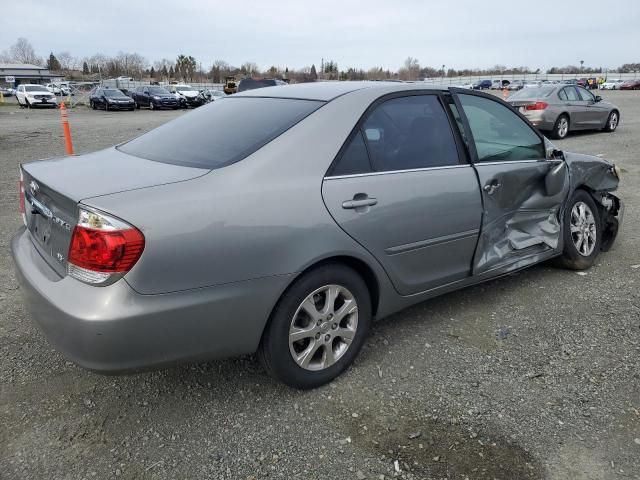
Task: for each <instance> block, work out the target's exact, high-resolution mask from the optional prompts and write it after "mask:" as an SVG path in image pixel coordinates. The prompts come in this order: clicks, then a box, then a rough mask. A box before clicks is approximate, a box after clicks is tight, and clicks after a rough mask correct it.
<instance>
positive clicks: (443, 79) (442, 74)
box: [442, 63, 444, 80]
mask: <svg viewBox="0 0 640 480" xmlns="http://www.w3.org/2000/svg"><path fill="white" fill-rule="evenodd" d="M442 80H444V63H443V64H442Z"/></svg>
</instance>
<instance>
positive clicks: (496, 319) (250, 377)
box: [0, 92, 640, 480]
mask: <svg viewBox="0 0 640 480" xmlns="http://www.w3.org/2000/svg"><path fill="white" fill-rule="evenodd" d="M602 95H603V96H604V97H605V98H607V99H610V100H612V101H613V102H615V103H617V104H618V105H619V106H620V108H621V110H622V124H621V125H620V127H619V129H618V131H617V132H616V133H613V134H605V133H599V132H598V133H591V132H590V133H583V134H577V135H571V136H570V137H569V138H568V139H567V140H565V141H561V142H557V145H558V146H559V148H561V149H565V150H569V151H575V152H583V153H591V154H599V155H602V156H604V157H605V158H609V159H611V160H614V161H615V162H616V163H617V164H618V165H619V166H620V167H621V168H622V169H623V183H622V187H621V189H620V194H621V196H622V197H623V198H624V199H625V202H626V206H627V210H626V216H625V222H624V228H623V233H622V236H621V238H620V239H619V241H618V243H617V245H616V246H615V248H614V249H613V250H612V251H611V252H609V253H607V254H605V255H602V256H601V257H600V259H599V262H598V264H597V266H595V267H594V268H592V269H591V270H589V271H588V272H586V274H584V275H579V274H576V273H575V272H570V271H565V270H559V269H556V268H554V267H552V266H551V265H546V264H545V265H540V266H537V267H534V268H531V269H529V270H527V271H524V272H522V273H519V274H516V275H511V276H509V277H506V278H503V279H500V280H496V281H493V282H490V283H487V284H484V285H481V286H478V287H474V288H470V289H467V290H463V291H460V292H456V293H452V294H449V295H446V296H443V297H440V298H438V299H435V300H433V301H429V302H426V303H424V304H421V305H418V306H416V307H414V308H411V309H409V310H406V311H404V312H401V313H399V314H397V315H395V316H393V317H392V318H389V319H386V320H384V321H381V322H378V323H377V324H376V325H375V326H374V328H373V331H372V335H371V337H370V340H369V342H368V344H367V345H366V347H365V349H364V350H363V352H362V354H361V355H360V357H359V358H358V360H357V361H356V363H355V366H354V367H353V368H352V369H351V370H350V371H348V372H347V373H346V374H345V375H343V376H342V377H341V378H339V379H338V380H337V381H335V382H334V383H332V384H331V385H328V386H326V387H323V388H320V389H318V390H315V391H310V392H298V391H294V390H291V389H288V388H286V387H283V386H282V385H280V384H278V383H276V382H275V381H272V380H271V379H270V378H268V377H267V376H266V375H265V374H264V372H263V371H262V369H261V367H260V365H259V364H258V363H257V361H256V360H255V359H254V358H252V357H243V358H239V359H231V360H227V361H220V362H215V363H206V364H200V365H189V366H183V367H179V368H174V369H170V370H164V371H159V372H152V373H144V374H136V375H130V376H119V377H108V376H101V375H97V374H94V373H91V372H88V371H85V370H82V369H80V368H78V367H76V366H74V365H73V364H71V363H69V362H67V361H66V360H65V359H64V358H63V357H62V356H61V355H60V354H58V353H57V352H56V351H54V350H53V349H52V347H51V346H50V345H49V344H48V343H47V341H46V340H45V338H44V337H43V335H42V334H41V333H40V332H39V331H38V329H37V328H36V327H35V326H34V325H33V323H32V322H31V320H30V318H29V315H28V313H27V312H26V310H25V308H24V306H23V304H22V302H21V298H20V291H19V289H18V287H17V285H16V280H15V276H14V273H13V266H12V263H11V259H10V256H9V253H8V251H9V242H10V238H11V236H12V235H13V233H14V232H15V231H16V230H17V229H18V227H19V225H20V218H19V214H18V206H17V205H18V196H17V166H18V164H19V163H21V162H26V161H31V160H37V159H41V158H45V157H52V156H56V155H61V154H62V153H63V151H64V149H63V141H62V137H61V127H60V118H59V113H58V112H57V111H27V110H19V109H17V108H15V107H7V106H5V107H0V172H2V175H1V176H0V389H1V391H0V478H2V479H30V478H34V479H40V478H52V479H53V478H55V479H85V478H86V479H92V478H96V479H103V478H105V479H108V478H127V479H176V478H215V479H259V478H266V477H269V478H285V479H293V478H300V479H309V478H312V479H331V480H334V479H364V478H369V479H380V478H394V477H397V478H415V479H418V478H419V479H427V478H429V479H440V478H451V479H465V478H468V479H494V478H496V479H518V480H520V479H543V478H549V479H558V480H565V479H594V480H595V479H598V480H601V479H602V480H605V479H606V480H608V479H617V478H623V479H628V478H631V479H640V228H639V226H638V225H639V224H640V214H639V213H638V212H639V211H640V190H639V189H638V184H639V183H640V160H639V159H638V152H639V151H640V92H603V93H602ZM183 114H184V113H183V112H149V111H136V112H133V113H132V112H121V113H120V112H109V113H106V112H102V111H98V112H92V111H90V110H88V109H85V108H79V109H76V110H73V111H72V112H71V113H70V121H71V128H72V131H73V135H74V142H75V146H76V150H77V152H79V153H83V152H89V151H92V150H96V149H99V148H102V147H106V146H109V145H112V144H114V143H117V142H120V141H123V140H126V139H128V138H130V137H132V136H135V135H138V134H139V133H141V132H143V131H146V130H149V129H151V128H153V127H154V126H156V125H159V124H161V123H163V122H165V121H167V120H169V119H171V118H173V117H175V116H179V115H183ZM87 181H94V182H99V181H100V179H99V178H95V179H87ZM396 462H397V463H396ZM396 467H397V468H396ZM396 470H399V473H398V472H397V471H396Z"/></svg>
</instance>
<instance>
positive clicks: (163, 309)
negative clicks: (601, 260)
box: [11, 82, 623, 388]
mask: <svg viewBox="0 0 640 480" xmlns="http://www.w3.org/2000/svg"><path fill="white" fill-rule="evenodd" d="M617 186H618V170H617V168H616V167H615V166H614V165H613V164H612V163H610V162H608V161H606V160H604V159H601V158H598V157H592V156H588V155H578V154H571V153H568V152H561V151H558V150H557V149H556V148H555V147H554V146H553V145H552V144H551V143H550V142H549V141H548V140H547V139H546V138H544V137H543V136H542V135H541V134H540V132H539V131H538V130H536V129H535V128H534V127H532V126H531V124H530V123H529V122H528V121H527V120H526V119H525V118H524V117H522V116H521V115H520V114H519V113H517V112H515V111H514V110H513V109H512V108H511V107H510V106H509V105H508V104H506V103H504V102H503V101H502V100H500V99H498V98H496V97H495V96H494V95H489V94H484V93H480V92H475V91H471V90H466V89H457V88H440V87H433V86H427V85H419V84H404V83H394V82H388V83H385V82H339V83H338V82H336V83H333V82H322V83H307V84H298V85H291V86H278V87H268V88H261V89H259V90H250V91H247V92H243V93H239V94H236V95H232V96H228V97H225V98H222V99H220V100H216V101H215V102H212V103H209V104H207V105H205V106H203V107H201V108H199V109H196V110H194V111H193V112H192V113H189V114H185V115H183V116H181V117H179V118H177V119H175V120H173V121H171V122H168V123H166V124H165V125H163V126H161V127H159V128H157V129H155V130H152V131H150V132H148V133H146V134H144V135H142V136H139V137H137V138H135V139H133V140H131V141H129V142H126V143H123V144H121V145H118V146H116V147H113V148H108V149H106V150H102V151H99V152H95V153H90V154H86V155H80V156H75V157H66V158H61V159H54V160H46V161H40V162H31V163H28V164H24V165H22V166H21V168H20V191H21V195H20V199H21V207H22V208H21V210H22V215H23V220H24V226H23V227H22V228H21V229H20V231H19V232H18V233H17V234H16V235H15V237H14V238H13V240H12V244H11V249H12V254H13V258H14V260H15V264H16V269H17V272H18V275H17V276H18V278H19V279H20V282H21V284H22V289H21V291H22V292H23V294H24V295H25V299H26V302H27V304H28V306H29V308H30V311H31V313H32V316H33V318H34V320H35V321H36V322H37V323H38V324H39V325H40V327H41V328H42V330H44V332H45V334H46V335H47V336H48V338H49V339H50V341H51V342H52V343H53V344H54V345H55V346H56V347H57V348H58V349H59V350H61V351H62V352H63V353H64V354H65V355H66V356H67V357H68V358H70V359H71V360H73V361H74V362H76V363H78V364H80V365H82V366H84V367H87V368H90V369H94V370H99V371H122V370H131V369H139V368H146V367H155V366H162V365H174V364H176V363H178V362H183V361H197V360H205V359H211V358H219V357H224V356H230V355H240V354H249V353H253V352H256V351H257V352H258V356H259V358H260V359H261V360H262V362H263V364H264V365H265V367H266V370H267V371H268V372H270V373H271V374H272V375H273V376H275V377H276V378H278V379H280V380H282V381H283V382H285V383H287V384H288V385H291V386H294V387H298V388H311V387H315V386H318V385H321V384H323V383H326V382H328V381H330V380H332V379H333V378H335V377H336V376H338V375H339V374H340V373H341V372H343V371H344V370H345V369H346V368H347V367H348V366H349V365H350V364H351V363H352V362H353V360H354V359H355V357H356V355H357V354H358V351H359V350H360V348H361V346H362V345H363V343H364V342H365V341H366V336H367V332H368V329H369V326H370V324H371V322H372V320H374V319H379V318H384V317H387V316H389V315H391V314H392V313H394V312H397V311H399V310H401V309H403V308H406V307H408V306H410V305H413V304H416V303H418V302H422V301H424V300H426V299H429V298H432V297H435V296H437V295H441V294H443V293H446V292H450V291H452V290H456V289H459V288H463V287H466V286H469V285H473V284H477V283H479V282H483V281H486V280H488V279H491V278H495V277H497V276H501V275H505V274H507V273H510V272H514V271H517V270H520V269H522V268H525V267H527V266H530V265H533V264H536V263H539V262H543V261H545V260H549V259H552V258H556V259H557V261H558V262H560V263H561V264H562V265H564V266H565V267H568V268H571V269H585V268H589V267H590V266H591V265H592V264H593V263H594V262H595V260H596V257H597V256H598V254H599V253H600V252H602V251H606V250H608V249H609V248H610V246H611V245H612V243H613V241H614V239H615V238H616V233H617V231H618V225H619V222H620V221H621V218H622V212H623V206H622V203H621V201H620V200H619V199H618V198H617V197H616V196H614V195H613V194H612V193H611V192H613V191H614V190H616V189H617Z"/></svg>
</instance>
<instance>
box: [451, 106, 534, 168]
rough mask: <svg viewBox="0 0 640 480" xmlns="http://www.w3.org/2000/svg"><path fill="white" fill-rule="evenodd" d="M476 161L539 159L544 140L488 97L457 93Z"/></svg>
mask: <svg viewBox="0 0 640 480" xmlns="http://www.w3.org/2000/svg"><path fill="white" fill-rule="evenodd" d="M459 98H460V103H461V104H462V109H463V110H464V113H465V115H466V117H467V120H468V121H469V127H470V128H471V134H472V135H473V141H474V144H475V147H476V151H477V153H478V160H479V161H480V162H504V161H516V160H539V159H544V158H545V149H544V144H543V143H542V140H541V139H540V137H539V136H538V135H537V134H536V132H535V131H534V130H533V129H532V128H531V127H530V126H529V125H527V123H526V122H525V121H524V120H522V119H521V118H520V117H519V116H518V115H517V114H516V113H515V112H514V111H513V110H511V109H510V108H508V107H505V106H504V105H502V104H500V103H498V102H496V101H494V100H490V99H488V98H484V97H479V96H475V95H465V94H462V95H459Z"/></svg>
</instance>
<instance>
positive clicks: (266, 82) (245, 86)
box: [238, 78, 287, 93]
mask: <svg viewBox="0 0 640 480" xmlns="http://www.w3.org/2000/svg"><path fill="white" fill-rule="evenodd" d="M286 84H287V83H286V82H283V81H282V80H277V79H275V78H243V79H242V80H240V83H239V84H238V93H239V92H244V91H246V90H255V89H256V88H264V87H275V86H276V85H286Z"/></svg>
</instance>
